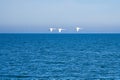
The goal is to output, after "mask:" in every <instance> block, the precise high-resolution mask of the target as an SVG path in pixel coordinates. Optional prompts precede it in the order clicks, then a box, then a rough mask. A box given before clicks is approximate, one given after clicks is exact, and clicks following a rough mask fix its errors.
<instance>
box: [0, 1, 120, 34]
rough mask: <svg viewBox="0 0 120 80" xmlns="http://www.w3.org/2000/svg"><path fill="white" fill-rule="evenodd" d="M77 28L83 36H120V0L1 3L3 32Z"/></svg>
mask: <svg viewBox="0 0 120 80" xmlns="http://www.w3.org/2000/svg"><path fill="white" fill-rule="evenodd" d="M77 26H78V27H82V28H83V30H81V31H80V32H79V33H120V0H0V33H48V32H49V31H48V28H49V27H55V28H65V29H66V30H65V31H63V32H66V33H74V32H75V27H77ZM55 32H57V31H55Z"/></svg>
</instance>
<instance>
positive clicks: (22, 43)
mask: <svg viewBox="0 0 120 80" xmlns="http://www.w3.org/2000/svg"><path fill="white" fill-rule="evenodd" d="M0 80H120V34H0Z"/></svg>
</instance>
